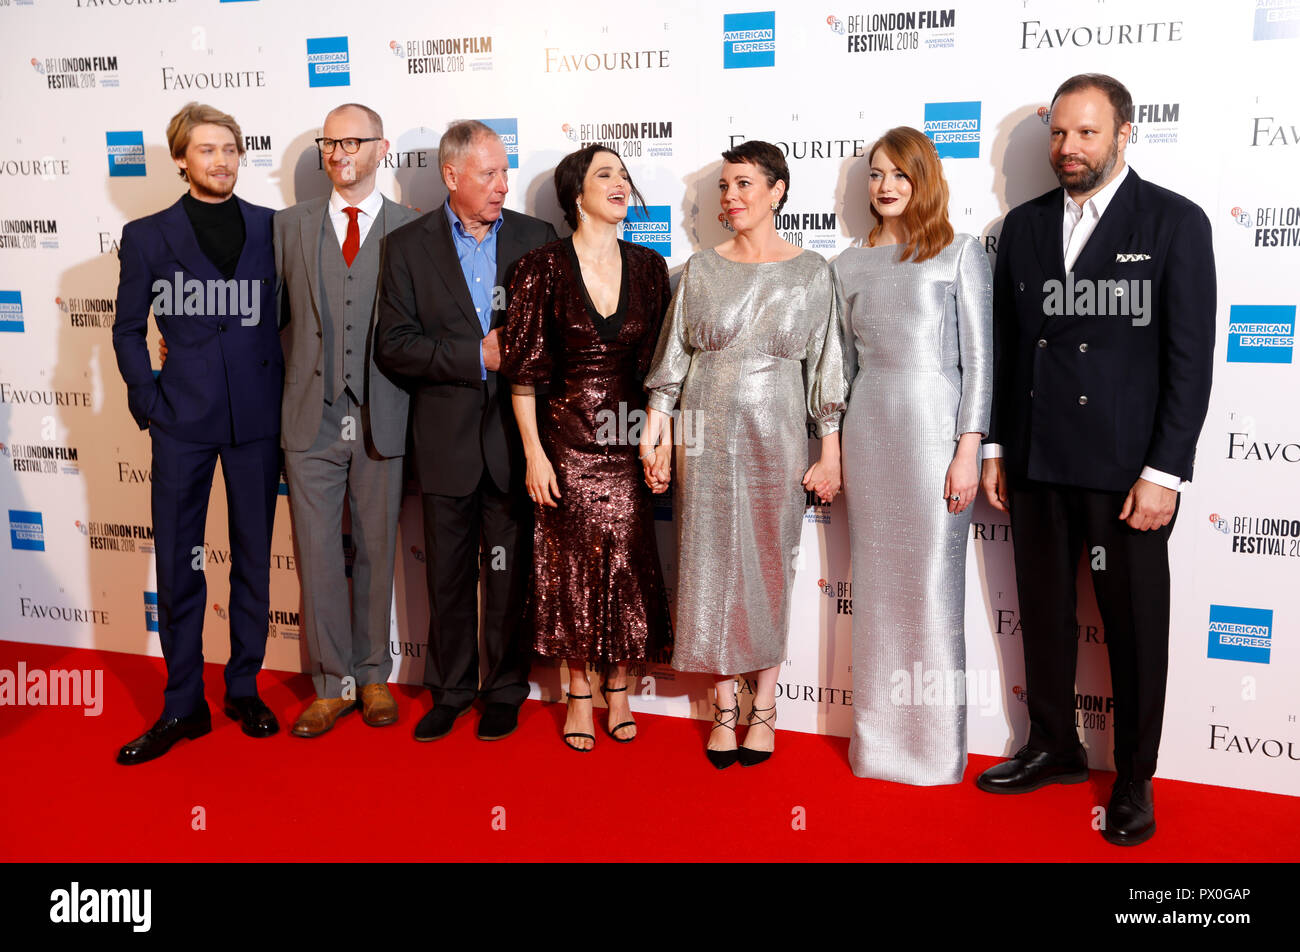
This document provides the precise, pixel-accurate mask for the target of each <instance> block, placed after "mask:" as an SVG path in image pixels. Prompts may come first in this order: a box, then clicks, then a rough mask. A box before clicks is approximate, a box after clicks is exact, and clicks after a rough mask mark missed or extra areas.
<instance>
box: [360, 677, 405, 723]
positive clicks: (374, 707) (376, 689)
mask: <svg viewBox="0 0 1300 952" xmlns="http://www.w3.org/2000/svg"><path fill="white" fill-rule="evenodd" d="M361 719H362V720H363V721H365V722H366V723H367V724H369V725H370V726H371V727H387V726H388V725H389V724H396V723H397V701H396V699H394V697H393V695H392V694H390V693H389V691H388V685H387V684H363V685H362V686H361Z"/></svg>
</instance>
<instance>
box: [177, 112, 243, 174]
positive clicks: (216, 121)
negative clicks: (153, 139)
mask: <svg viewBox="0 0 1300 952" xmlns="http://www.w3.org/2000/svg"><path fill="white" fill-rule="evenodd" d="M202 125H213V126H224V127H225V128H227V129H229V130H230V133H231V135H233V136H234V137H235V146H236V147H237V148H238V149H239V154H240V155H243V154H244V135H243V133H241V132H240V131H239V123H237V122H236V121H235V117H234V116H231V115H229V114H228V113H224V112H222V111H221V110H220V109H218V108H216V107H215V106H209V105H207V104H205V103H201V102H187V103H186V104H185V105H184V106H182V107H181V111H180V112H178V113H176V115H174V116H172V121H171V122H169V123H167V146H168V148H170V149H171V150H172V158H173V159H180V158H183V157H184V156H185V150H186V149H188V148H189V146H190V136H191V135H192V134H193V133H194V127H195V126H202ZM180 173H181V178H183V179H185V181H187V182H188V181H189V176H188V175H186V174H185V170H184V169H181V170H180Z"/></svg>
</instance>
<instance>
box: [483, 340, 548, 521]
mask: <svg viewBox="0 0 1300 952" xmlns="http://www.w3.org/2000/svg"><path fill="white" fill-rule="evenodd" d="M493 333H494V334H495V333H496V331H493ZM484 340H486V338H484ZM527 460H528V472H527V473H526V474H525V476H524V487H525V488H526V489H527V490H528V498H529V499H531V500H532V501H533V502H534V503H540V504H542V505H544V506H550V507H551V508H552V509H555V508H558V507H559V503H558V502H557V501H556V500H558V499H559V498H560V484H559V482H558V481H557V480H556V478H555V468H554V467H553V466H551V461H550V460H549V459H547V458H546V454H545V453H536V454H534V455H531V456H528V457H527ZM552 497H554V498H552Z"/></svg>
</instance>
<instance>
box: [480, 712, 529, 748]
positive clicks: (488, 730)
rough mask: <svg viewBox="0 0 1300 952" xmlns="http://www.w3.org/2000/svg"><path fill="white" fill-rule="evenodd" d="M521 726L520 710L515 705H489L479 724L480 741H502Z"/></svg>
mask: <svg viewBox="0 0 1300 952" xmlns="http://www.w3.org/2000/svg"><path fill="white" fill-rule="evenodd" d="M518 726H519V708H517V707H515V706H514V705H513V704H489V705H488V706H487V709H486V710H485V711H484V712H483V718H482V719H481V720H480V721H479V722H478V739H479V740H501V738H503V737H509V736H510V735H511V734H513V733H514V732H515V728H516V727H518Z"/></svg>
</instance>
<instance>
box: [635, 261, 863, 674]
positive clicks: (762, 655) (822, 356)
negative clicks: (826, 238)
mask: <svg viewBox="0 0 1300 952" xmlns="http://www.w3.org/2000/svg"><path fill="white" fill-rule="evenodd" d="M842 362H843V358H842V349H841V346H840V328H839V323H838V318H837V316H836V314H835V295H834V291H833V288H832V283H831V274H830V267H829V266H828V265H827V263H826V260H825V259H824V258H822V256H821V255H819V254H817V253H816V252H812V251H805V252H804V253H803V254H801V255H799V256H798V257H796V258H792V259H790V260H788V261H770V262H763V263H759V264H749V263H741V262H736V261H729V260H728V259H726V258H724V257H722V256H721V255H719V254H718V253H717V252H716V251H714V250H712V249H710V250H707V251H701V252H699V253H698V254H696V255H693V256H692V257H691V259H690V261H689V262H688V263H687V265H686V270H685V271H683V272H682V278H681V282H680V284H679V285H678V287H677V293H676V295H675V296H674V298H673V302H672V304H671V305H670V306H669V309H668V316H667V318H666V319H665V322H664V332H663V334H662V336H661V337H660V339H659V349H658V352H657V353H656V354H655V357H654V362H653V364H652V367H651V370H650V374H649V376H648V377H647V378H646V388H647V389H648V390H649V391H650V399H649V406H650V407H652V408H654V409H656V410H659V411H661V412H663V413H671V412H672V410H673V407H674V405H675V404H676V403H677V400H678V394H679V393H680V395H681V410H682V413H683V415H684V417H685V418H686V421H687V423H686V425H685V427H684V435H685V436H686V437H687V438H690V437H691V436H694V438H695V443H696V445H695V446H685V447H678V449H677V453H676V465H677V472H676V484H677V497H676V501H677V502H678V503H679V506H680V511H679V513H678V515H677V520H678V532H679V535H678V538H679V549H678V564H679V565H680V571H679V572H678V582H677V622H676V631H677V643H676V647H675V649H674V651H673V662H672V663H673V667H674V668H677V669H678V670H679V671H707V672H713V673H715V674H740V673H747V672H751V671H759V670H762V669H764V668H770V667H773V666H774V665H779V664H781V663H782V662H783V661H785V657H786V650H785V648H786V629H787V624H788V620H789V614H790V610H789V609H790V588H791V586H792V584H793V582H794V559H795V556H796V554H797V548H798V545H799V537H800V532H801V528H802V525H803V513H804V509H805V508H806V507H805V500H806V497H805V492H804V487H803V485H802V484H801V482H800V480H801V479H802V477H803V474H804V471H805V470H806V469H807V468H808V429H807V421H808V418H809V417H811V418H812V420H813V421H814V423H815V424H816V432H817V436H818V437H819V438H820V437H823V436H825V435H826V434H828V433H833V432H835V431H836V430H838V429H839V421H840V414H841V413H842V412H843V409H844V389H845V382H844V377H843V365H842ZM692 431H694V432H692Z"/></svg>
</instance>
